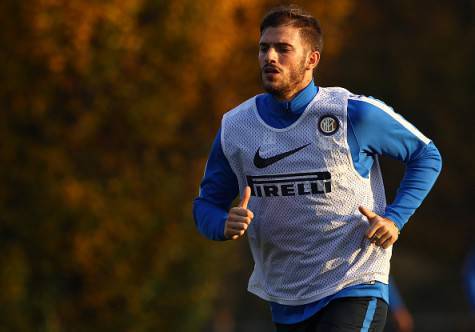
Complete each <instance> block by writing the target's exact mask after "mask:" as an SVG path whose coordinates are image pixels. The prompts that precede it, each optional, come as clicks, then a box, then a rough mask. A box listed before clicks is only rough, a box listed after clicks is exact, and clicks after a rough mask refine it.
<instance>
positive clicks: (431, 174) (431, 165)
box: [348, 96, 442, 229]
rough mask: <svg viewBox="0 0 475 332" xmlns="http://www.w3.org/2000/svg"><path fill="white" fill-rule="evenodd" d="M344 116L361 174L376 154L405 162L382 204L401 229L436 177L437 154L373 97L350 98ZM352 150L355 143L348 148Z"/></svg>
mask: <svg viewBox="0 0 475 332" xmlns="http://www.w3.org/2000/svg"><path fill="white" fill-rule="evenodd" d="M348 119H349V121H350V125H351V129H352V132H351V133H349V135H353V137H354V141H355V143H356V145H357V151H358V156H357V158H356V159H357V162H356V164H357V165H355V168H356V169H357V170H358V171H359V172H360V174H362V176H368V174H369V170H370V169H371V166H372V164H373V162H374V158H375V157H377V156H378V155H385V156H389V157H391V158H394V159H397V160H400V161H402V162H403V163H404V164H405V172H404V176H403V178H402V180H401V183H400V186H399V189H398V191H397V194H396V197H395V199H394V202H392V203H391V204H390V205H388V206H387V207H386V211H385V213H384V214H383V217H385V218H388V219H390V220H392V221H393V222H395V223H396V225H397V226H398V228H399V229H402V228H403V226H404V224H405V223H406V222H407V221H408V220H409V218H410V217H411V215H412V214H413V213H414V212H415V210H416V209H417V208H418V207H419V206H420V205H421V203H422V201H423V200H424V198H425V197H426V196H427V194H428V193H429V191H430V189H431V188H432V186H433V184H434V182H435V180H436V179H437V176H438V175H439V173H440V170H441V166H442V161H441V156H440V153H439V151H438V150H437V148H436V147H435V145H434V144H433V143H432V142H431V141H430V140H429V139H428V138H427V137H425V136H424V135H423V134H422V133H420V132H419V131H418V130H417V129H416V128H415V127H414V126H412V125H411V124H410V123H409V122H407V121H406V120H405V119H404V118H402V117H401V116H400V115H399V114H397V113H395V112H394V111H393V110H392V108H390V107H388V106H387V105H385V104H384V103H382V102H380V101H377V100H375V99H372V98H367V97H362V96H357V97H354V98H351V99H350V100H349V102H348ZM350 146H351V144H350ZM354 150H355V144H353V147H352V151H354ZM352 154H354V153H353V152H352Z"/></svg>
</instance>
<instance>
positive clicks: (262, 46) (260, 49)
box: [259, 45, 269, 52]
mask: <svg viewBox="0 0 475 332" xmlns="http://www.w3.org/2000/svg"><path fill="white" fill-rule="evenodd" d="M268 49H269V46H267V45H259V52H267V50H268Z"/></svg>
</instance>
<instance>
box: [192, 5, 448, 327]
mask: <svg viewBox="0 0 475 332" xmlns="http://www.w3.org/2000/svg"><path fill="white" fill-rule="evenodd" d="M260 31H261V38H260V42H259V65H260V68H261V74H262V82H263V86H264V89H265V90H266V92H267V93H266V94H261V95H258V96H256V97H253V98H251V99H249V100H248V101H246V102H244V103H242V104H241V105H239V106H237V107H236V108H235V109H233V110H231V111H230V112H228V113H226V114H225V115H224V117H223V121H222V125H221V128H220V130H219V132H218V134H217V136H216V139H215V141H214V143H213V146H212V149H211V153H210V155H209V159H208V162H207V165H206V169H205V175H204V178H203V180H202V183H201V186H200V193H199V197H197V198H196V199H195V202H194V206H193V214H194V218H195V221H196V225H197V227H198V229H199V231H200V232H201V233H202V234H204V235H205V236H206V237H208V238H210V239H212V240H229V239H232V240H236V239H239V238H241V237H243V236H244V234H247V236H248V240H249V244H250V248H251V252H252V255H253V259H254V262H255V265H254V271H253V273H252V275H251V278H250V280H249V286H248V290H249V291H250V292H252V293H254V294H256V295H258V296H259V297H261V298H262V299H264V300H266V301H268V302H269V304H270V306H271V311H272V318H273V321H274V323H275V324H276V328H277V331H353V330H354V331H360V330H361V331H367V330H371V331H381V330H382V329H383V327H384V323H385V319H386V312H387V303H388V286H387V284H388V273H389V260H390V256H391V249H392V245H393V243H394V242H395V241H396V240H397V238H398V235H399V231H400V230H401V229H402V227H403V226H404V224H405V223H406V222H407V220H408V218H409V217H410V216H411V215H412V214H413V213H414V210H415V209H416V208H417V207H418V206H419V205H420V204H421V202H422V200H423V199H424V197H425V196H426V195H427V193H428V191H429V190H430V188H431V187H432V185H433V183H434V182H435V179H436V177H437V175H438V174H439V172H440V168H441V158H440V154H439V152H438V151H437V148H436V147H435V146H434V144H433V143H432V142H431V141H430V140H429V139H428V138H426V137H425V136H424V135H423V134H421V133H420V132H419V131H418V130H417V129H416V128H415V127H413V126H412V125H411V124H409V123H408V122H407V121H406V120H404V119H403V118H402V117H401V116H400V115H398V114H396V113H395V112H394V111H393V110H392V109H391V108H390V107H388V106H387V105H385V104H384V103H382V102H380V101H378V100H375V99H371V98H367V97H364V96H358V95H354V94H351V93H350V92H348V91H347V90H345V89H343V88H323V87H317V86H316V85H315V84H314V81H313V71H314V69H315V68H316V67H317V65H318V63H319V60H320V54H321V50H322V34H321V29H320V25H319V23H318V21H317V20H316V19H315V18H313V17H312V16H311V15H309V14H308V13H306V12H304V11H303V10H302V9H300V8H298V7H295V6H291V7H278V8H275V9H273V10H271V11H270V12H269V13H267V14H266V16H265V17H264V19H263V20H262V23H261V27H260ZM379 155H388V156H390V157H393V158H395V159H398V160H401V161H403V162H404V163H405V164H406V172H405V175H404V177H403V179H402V181H401V185H400V188H399V190H398V193H397V195H396V198H395V201H394V202H393V203H392V204H391V205H388V206H386V202H385V195H384V188H383V183H382V179H381V175H380V169H379V165H378V159H377V158H378V156H379ZM239 193H240V196H241V201H240V203H239V205H238V206H236V207H233V208H231V209H229V208H230V206H231V203H232V201H233V199H234V198H235V197H236V196H237V195H238V194H239Z"/></svg>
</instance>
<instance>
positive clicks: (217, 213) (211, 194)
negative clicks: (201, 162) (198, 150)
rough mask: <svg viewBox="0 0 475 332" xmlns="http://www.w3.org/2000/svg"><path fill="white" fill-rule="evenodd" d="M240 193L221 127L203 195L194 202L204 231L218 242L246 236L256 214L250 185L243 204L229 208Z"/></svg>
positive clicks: (206, 174) (205, 175)
mask: <svg viewBox="0 0 475 332" xmlns="http://www.w3.org/2000/svg"><path fill="white" fill-rule="evenodd" d="M238 192H239V185H238V181H237V178H236V175H235V174H234V172H233V171H232V169H231V166H229V163H228V160H227V159H226V156H225V155H224V153H223V149H222V147H221V130H219V131H218V134H217V135H216V138H215V140H214V142H213V146H212V147H211V152H210V155H209V158H208V162H207V163H206V167H205V174H204V177H203V180H202V181H201V185H200V192H199V195H198V197H197V198H195V200H194V203H193V217H194V219H195V223H196V227H197V228H198V230H199V231H200V233H201V234H203V235H204V236H206V237H207V238H208V239H210V240H217V241H223V240H226V239H233V240H235V239H238V238H240V237H241V236H243V235H244V233H245V231H246V230H247V227H248V225H249V223H250V222H251V220H252V218H253V217H254V215H253V214H252V212H251V211H250V210H248V209H247V203H248V202H249V198H250V195H251V193H250V188H246V189H245V194H244V196H243V199H242V201H241V202H240V203H239V205H238V206H237V207H233V208H231V209H230V210H229V208H230V206H231V203H232V201H233V200H234V198H235V197H236V196H237V194H238ZM228 210H229V213H228Z"/></svg>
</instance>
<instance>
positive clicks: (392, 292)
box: [389, 276, 405, 311]
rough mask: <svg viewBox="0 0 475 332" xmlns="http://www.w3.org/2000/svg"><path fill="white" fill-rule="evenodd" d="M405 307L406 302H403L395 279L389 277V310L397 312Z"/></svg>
mask: <svg viewBox="0 0 475 332" xmlns="http://www.w3.org/2000/svg"><path fill="white" fill-rule="evenodd" d="M404 307H405V304H404V301H403V300H402V298H401V294H400V293H399V290H398V288H397V286H396V284H395V282H394V278H393V277H392V276H389V310H391V311H397V310H399V309H401V308H404Z"/></svg>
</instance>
